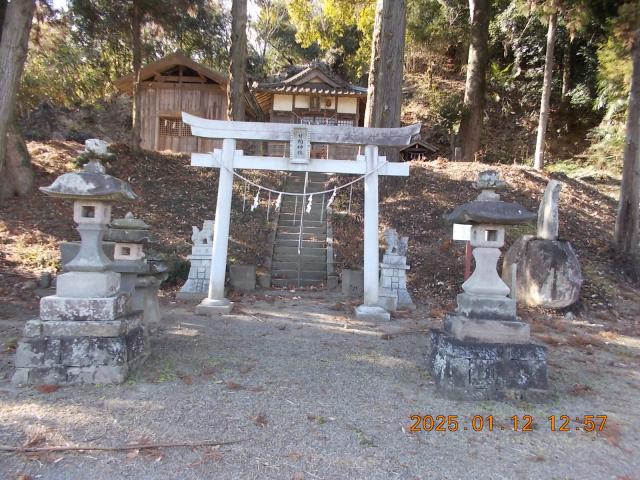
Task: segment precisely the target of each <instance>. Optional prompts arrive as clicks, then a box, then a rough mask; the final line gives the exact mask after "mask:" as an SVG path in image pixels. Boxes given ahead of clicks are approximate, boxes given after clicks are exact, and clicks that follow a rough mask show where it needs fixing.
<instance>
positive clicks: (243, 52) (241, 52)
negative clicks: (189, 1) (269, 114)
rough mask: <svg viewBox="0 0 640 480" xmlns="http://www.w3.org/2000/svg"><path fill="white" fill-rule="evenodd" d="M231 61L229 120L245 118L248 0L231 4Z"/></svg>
mask: <svg viewBox="0 0 640 480" xmlns="http://www.w3.org/2000/svg"><path fill="white" fill-rule="evenodd" d="M230 53H231V62H230V64H229V86H228V87H227V100H228V101H227V109H228V116H229V120H239V121H242V120H244V113H245V98H244V89H245V85H246V83H247V0H233V3H232V4H231V52H230Z"/></svg>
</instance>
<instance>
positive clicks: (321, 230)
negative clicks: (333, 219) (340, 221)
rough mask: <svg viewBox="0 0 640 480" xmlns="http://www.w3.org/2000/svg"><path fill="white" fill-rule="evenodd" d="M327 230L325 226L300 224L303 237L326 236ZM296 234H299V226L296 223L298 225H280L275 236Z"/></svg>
mask: <svg viewBox="0 0 640 480" xmlns="http://www.w3.org/2000/svg"><path fill="white" fill-rule="evenodd" d="M326 232H327V229H326V226H324V225H319V226H316V225H307V222H303V224H302V233H303V235H307V234H308V235H311V234H316V235H326ZM298 233H300V224H299V223H298V225H281V226H279V227H278V230H277V234H278V235H281V234H287V235H288V234H292V235H298Z"/></svg>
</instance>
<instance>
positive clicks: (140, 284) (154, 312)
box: [131, 273, 167, 329]
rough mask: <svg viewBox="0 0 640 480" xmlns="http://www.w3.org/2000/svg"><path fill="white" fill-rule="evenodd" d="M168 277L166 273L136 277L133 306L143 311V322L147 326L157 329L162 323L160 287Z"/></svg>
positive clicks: (132, 299)
mask: <svg viewBox="0 0 640 480" xmlns="http://www.w3.org/2000/svg"><path fill="white" fill-rule="evenodd" d="M166 278H167V274H166V273H156V274H154V275H142V276H138V277H137V278H136V281H135V289H134V292H133V297H132V298H131V307H132V308H133V309H134V310H141V311H142V323H143V324H144V325H145V326H146V327H149V328H152V329H155V328H156V327H157V326H158V325H159V324H160V317H161V314H160V303H159V302H158V289H159V288H160V284H161V283H162V282H163V281H164V280H166Z"/></svg>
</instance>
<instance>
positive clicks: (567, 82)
mask: <svg viewBox="0 0 640 480" xmlns="http://www.w3.org/2000/svg"><path fill="white" fill-rule="evenodd" d="M570 88H571V42H567V44H566V45H565V46H564V54H563V56H562V103H564V102H565V101H566V100H567V93H569V89H570Z"/></svg>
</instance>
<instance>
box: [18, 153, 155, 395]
mask: <svg viewBox="0 0 640 480" xmlns="http://www.w3.org/2000/svg"><path fill="white" fill-rule="evenodd" d="M41 190H42V191H43V192H44V193H45V194H47V195H51V196H54V197H60V198H66V199H72V200H74V220H75V221H76V223H77V224H78V227H77V229H78V231H79V233H80V237H81V244H80V249H79V251H78V254H77V255H76V256H75V257H74V258H73V260H71V261H70V262H69V263H68V264H67V265H66V269H67V271H68V273H64V274H63V275H60V276H59V277H58V280H57V284H56V294H55V295H52V296H49V297H44V298H42V299H41V300H40V318H39V319H38V320H32V321H29V322H27V324H26V326H25V329H24V338H23V339H22V340H21V341H20V342H19V344H18V346H17V349H16V361H15V365H16V371H15V374H14V376H13V382H14V383H19V384H35V383H54V384H58V385H65V384H77V383H121V382H123V381H124V380H125V379H126V377H127V375H128V373H129V371H130V370H131V369H132V368H134V367H135V366H136V365H137V364H138V363H140V362H142V361H143V360H144V358H145V356H146V336H145V329H144V326H143V324H142V315H141V312H137V311H132V310H131V305H130V295H129V294H128V293H123V292H122V291H121V284H120V280H121V277H120V274H119V273H116V272H113V271H111V270H110V268H111V262H110V261H109V259H108V258H107V257H106V256H105V255H104V253H103V251H102V247H101V242H102V238H103V236H104V234H105V231H106V226H107V224H108V223H109V220H110V217H111V203H112V202H113V201H117V200H126V201H129V200H133V199H135V198H136V196H135V194H134V193H133V192H132V191H131V188H130V187H129V184H127V183H126V182H123V181H121V180H118V179H117V178H114V177H111V176H109V175H106V174H105V172H104V167H102V165H100V163H99V162H98V161H97V160H96V159H95V158H94V159H92V160H91V161H90V162H89V163H88V164H87V165H86V166H85V168H84V170H83V171H82V172H76V173H67V174H64V175H62V176H60V177H58V178H57V179H56V180H55V181H54V182H53V184H52V185H51V186H49V187H43V188H41Z"/></svg>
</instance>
